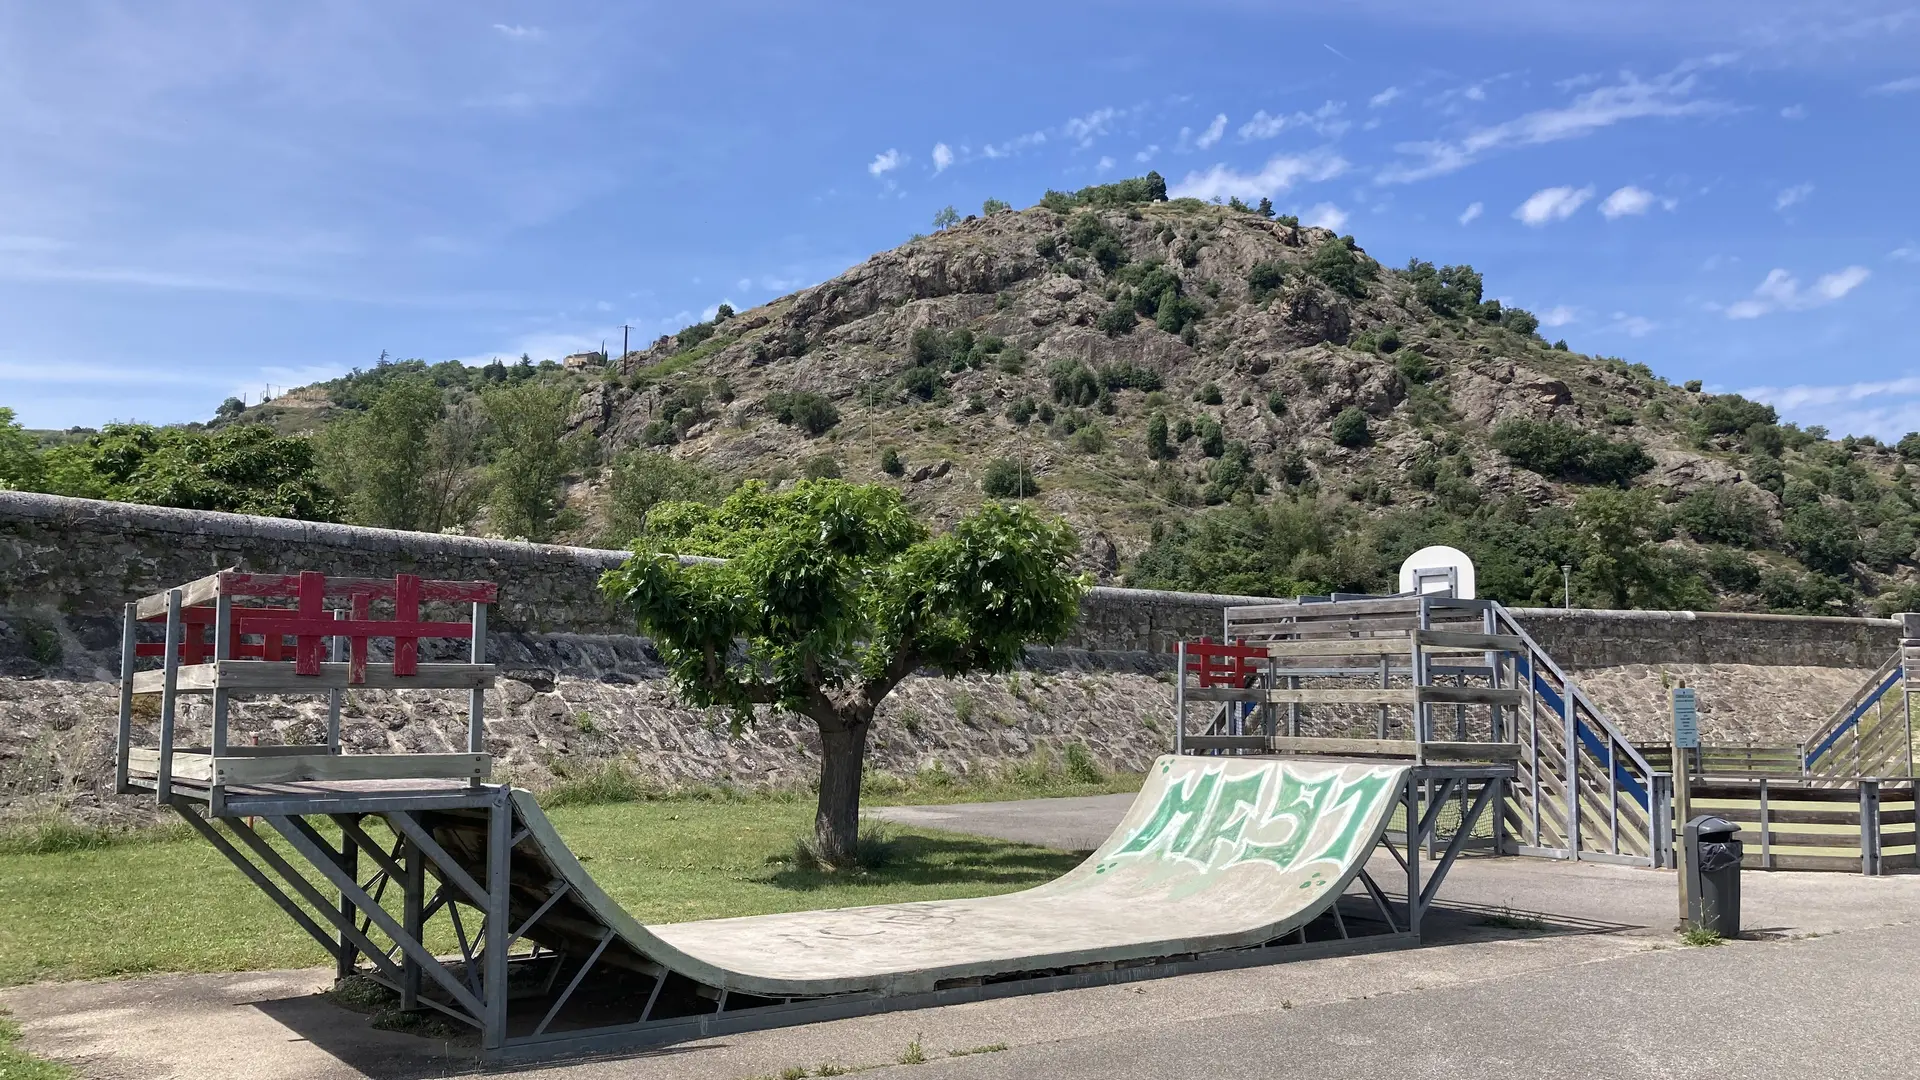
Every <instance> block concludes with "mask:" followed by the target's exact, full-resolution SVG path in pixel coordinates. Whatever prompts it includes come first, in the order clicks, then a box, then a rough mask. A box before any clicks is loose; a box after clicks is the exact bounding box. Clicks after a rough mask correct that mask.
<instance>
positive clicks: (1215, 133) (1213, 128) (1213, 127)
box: [1193, 113, 1227, 150]
mask: <svg viewBox="0 0 1920 1080" xmlns="http://www.w3.org/2000/svg"><path fill="white" fill-rule="evenodd" d="M1226 133H1227V114H1226V113H1220V114H1219V115H1217V116H1215V117H1214V118H1213V123H1211V124H1208V125H1207V130H1205V131H1203V132H1201V133H1200V137H1199V138H1197V139H1195V140H1193V145H1195V146H1197V147H1199V148H1200V149H1202V150H1205V149H1206V148H1207V147H1209V146H1212V145H1213V144H1214V143H1217V142H1219V141H1220V136H1222V135H1225V134H1226Z"/></svg>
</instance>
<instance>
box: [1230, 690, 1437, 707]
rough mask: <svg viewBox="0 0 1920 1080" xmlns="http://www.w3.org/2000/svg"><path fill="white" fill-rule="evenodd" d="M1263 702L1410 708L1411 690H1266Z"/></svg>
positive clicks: (1411, 702) (1412, 699) (1411, 701)
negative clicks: (1399, 706) (1400, 706)
mask: <svg viewBox="0 0 1920 1080" xmlns="http://www.w3.org/2000/svg"><path fill="white" fill-rule="evenodd" d="M1265 700H1267V701H1269V702H1271V703H1273V704H1275V705H1402V706H1407V707H1409V708H1410V707H1412V705H1413V701H1414V698H1413V690H1412V689H1411V688H1408V689H1405V690H1382V689H1380V688H1378V687H1373V688H1371V689H1369V688H1364V687H1353V688H1350V689H1339V690H1268V691H1266V698H1265Z"/></svg>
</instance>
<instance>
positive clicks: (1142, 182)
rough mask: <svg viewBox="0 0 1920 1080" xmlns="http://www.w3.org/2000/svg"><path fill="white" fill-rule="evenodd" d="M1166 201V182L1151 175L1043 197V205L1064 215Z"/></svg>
mask: <svg viewBox="0 0 1920 1080" xmlns="http://www.w3.org/2000/svg"><path fill="white" fill-rule="evenodd" d="M1166 200H1167V182H1166V180H1165V179H1163V178H1162V177H1161V175H1160V174H1159V173H1158V172H1149V173H1148V174H1147V175H1145V176H1136V177H1133V178H1131V179H1127V180H1121V181H1118V182H1116V183H1112V184H1094V185H1092V186H1090V187H1083V188H1081V189H1080V190H1079V191H1076V192H1073V193H1071V194H1069V193H1067V192H1064V191H1051V190H1050V191H1048V192H1047V193H1046V194H1045V195H1043V196H1041V197H1040V205H1041V206H1044V207H1046V208H1047V209H1049V210H1054V211H1057V212H1059V213H1062V214H1064V213H1066V212H1068V211H1070V210H1073V209H1076V208H1078V207H1083V206H1128V205H1133V204H1137V203H1146V202H1165V201H1166Z"/></svg>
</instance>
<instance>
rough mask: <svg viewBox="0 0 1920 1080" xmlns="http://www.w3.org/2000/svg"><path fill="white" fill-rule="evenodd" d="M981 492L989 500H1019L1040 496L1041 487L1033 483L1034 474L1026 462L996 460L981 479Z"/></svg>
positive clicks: (1007, 459)
mask: <svg viewBox="0 0 1920 1080" xmlns="http://www.w3.org/2000/svg"><path fill="white" fill-rule="evenodd" d="M980 490H981V492H983V493H984V494H986V495H987V496H988V497H989V498H994V499H1018V498H1025V497H1027V496H1029V495H1035V494H1038V493H1039V491H1040V486H1039V485H1038V484H1036V483H1034V482H1033V472H1032V470H1030V469H1029V468H1028V467H1027V464H1026V462H1024V461H1015V460H1014V459H1012V458H994V459H993V460H992V461H990V462H988V463H987V471H986V474H985V475H983V476H982V477H981V478H980Z"/></svg>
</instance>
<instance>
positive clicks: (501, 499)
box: [480, 381, 584, 540]
mask: <svg viewBox="0 0 1920 1080" xmlns="http://www.w3.org/2000/svg"><path fill="white" fill-rule="evenodd" d="M573 397H574V395H573V391H572V390H570V389H568V388H567V387H566V386H565V385H563V384H560V383H548V382H537V381H528V382H521V383H518V384H514V385H510V386H504V387H499V388H497V389H491V390H487V391H486V392H484V393H483V394H482V395H481V398H480V408H481V411H482V412H484V413H485V414H486V418H487V428H488V432H487V444H488V449H489V451H490V457H491V461H490V462H489V463H488V465H487V480H488V486H489V489H490V490H489V493H488V508H489V509H490V510H491V511H492V515H493V527H494V529H495V530H496V531H497V532H500V533H501V534H503V535H506V536H522V537H525V538H527V539H529V540H545V539H546V538H547V537H549V536H551V535H552V534H553V527H554V522H555V519H556V518H557V517H558V516H559V513H560V482H561V481H562V480H564V479H566V476H567V474H568V473H569V472H572V471H573V469H574V468H575V466H577V465H578V464H579V462H580V460H581V457H582V451H583V449H584V447H583V445H582V443H583V441H584V440H583V439H581V438H580V437H579V436H569V435H568V434H567V417H568V414H569V413H570V412H571V411H572V409H573Z"/></svg>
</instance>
